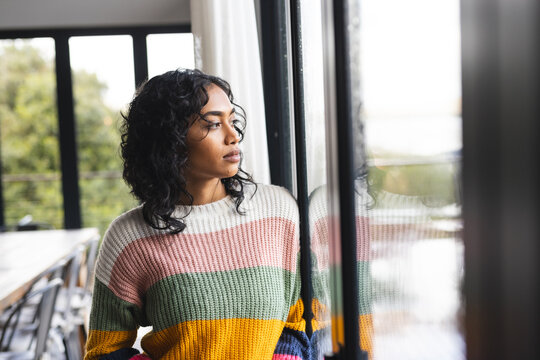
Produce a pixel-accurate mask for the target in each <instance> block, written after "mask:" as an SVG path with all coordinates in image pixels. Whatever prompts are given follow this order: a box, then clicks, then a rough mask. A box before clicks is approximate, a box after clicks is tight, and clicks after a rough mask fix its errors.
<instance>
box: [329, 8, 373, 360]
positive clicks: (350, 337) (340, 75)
mask: <svg viewBox="0 0 540 360" xmlns="http://www.w3.org/2000/svg"><path fill="white" fill-rule="evenodd" d="M348 19H349V9H348V4H347V0H334V44H335V52H336V53H335V61H336V110H337V137H338V139H339V142H338V160H339V175H338V177H339V180H338V182H339V204H340V227H341V258H342V281H343V318H344V325H345V349H344V352H345V353H344V354H341V356H340V358H341V359H354V360H356V359H367V354H366V353H364V352H362V350H361V349H360V346H359V342H360V332H359V327H358V318H359V311H358V273H357V264H356V222H355V216H356V210H355V203H354V199H355V193H354V159H353V157H354V151H353V149H354V144H353V136H352V99H351V74H350V53H349V33H348V26H349V21H348Z"/></svg>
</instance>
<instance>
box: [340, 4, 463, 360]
mask: <svg viewBox="0 0 540 360" xmlns="http://www.w3.org/2000/svg"><path fill="white" fill-rule="evenodd" d="M349 9H350V24H351V26H350V41H351V44H350V48H351V59H350V61H351V73H352V84H351V86H352V93H353V109H360V111H359V113H358V114H356V113H354V112H353V117H356V118H355V119H354V124H355V129H354V131H353V133H354V135H355V136H356V154H355V155H356V156H357V159H356V161H355V164H356V169H355V170H356V174H357V178H356V191H357V203H356V205H357V209H356V210H357V233H358V238H357V240H358V244H359V252H358V264H359V267H358V271H359V280H360V289H361V292H363V293H364V296H361V301H362V299H364V303H361V304H360V310H361V314H365V318H364V319H362V318H361V330H365V331H364V334H368V333H369V332H371V336H370V338H369V339H366V341H364V344H365V346H367V349H368V350H370V352H371V353H372V356H373V358H374V359H377V360H378V359H398V358H399V359H402V358H407V359H464V358H465V344H464V336H463V333H462V327H461V325H462V315H463V301H462V299H461V296H460V292H461V290H460V289H461V282H462V277H463V242H462V238H461V228H462V221H461V199H460V190H459V183H460V154H461V146H462V144H461V90H460V89H461V84H460V79H461V74H460V41H459V39H460V30H459V1H458V0H446V1H438V2H432V1H428V0H412V1H407V2H403V1H399V0H384V1H380V0H350V6H349ZM360 90H361V91H360ZM362 128H364V133H365V137H364V136H358V135H359V134H361V133H362V131H360V129H362ZM364 140H365V141H364ZM366 157H367V164H368V165H369V166H368V167H367V168H366V167H365V164H366V161H365V160H366ZM367 340H369V341H367Z"/></svg>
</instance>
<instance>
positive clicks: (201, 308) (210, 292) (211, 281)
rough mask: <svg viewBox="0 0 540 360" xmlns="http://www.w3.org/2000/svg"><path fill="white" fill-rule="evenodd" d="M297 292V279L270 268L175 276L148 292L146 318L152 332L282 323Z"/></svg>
mask: <svg viewBox="0 0 540 360" xmlns="http://www.w3.org/2000/svg"><path fill="white" fill-rule="evenodd" d="M295 281H296V282H297V284H296V288H295V289H293V286H294V283H295ZM299 290H300V277H299V275H298V276H297V275H296V274H294V273H291V272H290V271H287V270H284V269H279V268H275V267H268V266H260V267H255V268H247V269H238V270H231V271H222V272H212V273H189V274H177V275H173V276H169V277H167V278H165V279H162V280H160V281H159V282H157V283H156V284H154V285H152V287H151V288H150V289H149V290H148V293H147V296H146V314H147V315H148V318H149V319H150V320H151V322H152V323H153V325H154V331H159V330H162V329H165V328H168V327H170V326H173V325H176V324H179V323H180V322H183V321H191V320H215V319H230V318H243V319H263V320H264V319H278V320H283V321H285V320H286V319H287V315H288V312H289V308H290V306H292V305H294V304H295V303H296V301H297V300H298V298H299V296H300V291H299ZM283 297H284V298H283ZM285 307H286V308H285Z"/></svg>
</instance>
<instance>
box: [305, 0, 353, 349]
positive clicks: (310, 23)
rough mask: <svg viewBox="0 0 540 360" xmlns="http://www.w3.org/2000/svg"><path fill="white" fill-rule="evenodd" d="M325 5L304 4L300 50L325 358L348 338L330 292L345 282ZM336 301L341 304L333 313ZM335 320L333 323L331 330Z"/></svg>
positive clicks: (316, 301)
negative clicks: (332, 189)
mask: <svg viewBox="0 0 540 360" xmlns="http://www.w3.org/2000/svg"><path fill="white" fill-rule="evenodd" d="M321 6H322V4H321V2H320V1H311V0H310V1H307V0H304V1H301V2H300V19H301V21H300V22H301V38H302V44H301V49H300V50H301V52H302V53H301V56H302V75H303V84H302V85H303V91H304V102H303V106H304V114H305V132H306V139H305V145H306V155H307V159H306V161H307V183H308V191H309V194H310V196H309V226H310V234H311V254H312V258H311V262H312V273H311V282H312V284H313V286H312V288H313V306H312V308H313V311H314V314H313V315H314V319H315V321H314V322H313V331H314V337H316V339H317V341H316V344H317V352H318V353H319V358H320V357H321V356H322V355H323V353H325V352H329V351H330V350H331V338H332V335H333V337H334V339H335V340H336V341H338V339H342V337H343V332H342V329H341V328H340V325H338V323H340V324H342V314H341V313H340V311H337V309H338V308H339V307H340V306H339V304H340V302H341V293H340V292H339V291H334V292H332V291H331V290H330V278H331V277H333V278H334V280H333V283H334V284H337V283H340V282H341V280H340V279H339V277H340V272H339V268H340V266H339V261H336V258H337V256H338V254H336V253H333V254H331V250H330V249H329V243H330V241H329V233H331V230H332V229H331V225H332V224H329V222H330V219H331V216H329V208H328V199H329V187H328V186H327V172H329V171H332V167H331V166H327V154H326V137H327V129H326V127H327V125H328V124H327V121H326V120H327V118H326V114H325V111H326V108H325V92H324V89H325V79H324V71H322V70H323V69H324V64H323V59H324V56H323V41H322V32H323V30H322V14H321ZM328 165H330V164H328ZM330 196H331V194H330ZM334 225H335V223H334ZM329 227H330V229H329ZM331 255H333V256H331ZM332 296H334V298H332ZM331 304H332V305H335V306H334V308H333V310H335V311H334V312H332V316H331V311H330V309H331ZM330 321H332V327H331V328H330V326H329V324H330ZM331 330H332V331H331ZM332 333H333V334H332Z"/></svg>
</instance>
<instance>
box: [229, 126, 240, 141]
mask: <svg viewBox="0 0 540 360" xmlns="http://www.w3.org/2000/svg"><path fill="white" fill-rule="evenodd" d="M225 141H226V143H227V144H236V143H238V142H239V141H240V134H239V133H238V131H237V130H236V128H235V127H234V126H232V125H230V126H227V135H226V136H225Z"/></svg>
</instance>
